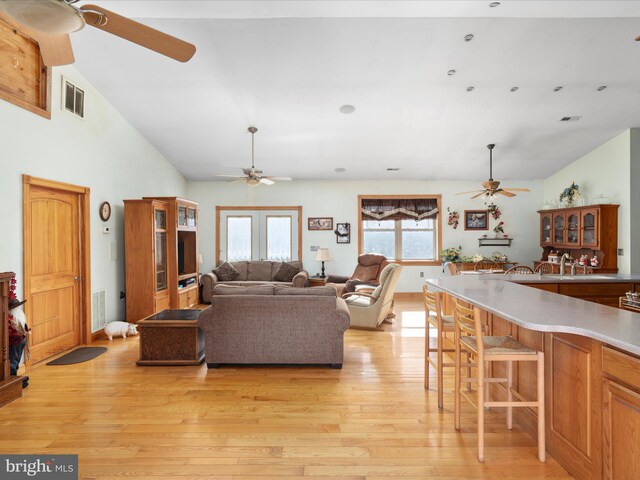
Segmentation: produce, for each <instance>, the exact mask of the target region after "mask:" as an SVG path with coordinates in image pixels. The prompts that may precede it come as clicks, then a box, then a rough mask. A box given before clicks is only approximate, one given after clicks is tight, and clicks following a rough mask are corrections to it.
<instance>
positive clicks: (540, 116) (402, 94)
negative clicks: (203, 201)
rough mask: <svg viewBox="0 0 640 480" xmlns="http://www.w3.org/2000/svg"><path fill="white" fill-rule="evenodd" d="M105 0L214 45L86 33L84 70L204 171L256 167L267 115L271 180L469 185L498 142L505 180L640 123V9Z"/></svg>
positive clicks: (79, 43)
mask: <svg viewBox="0 0 640 480" xmlns="http://www.w3.org/2000/svg"><path fill="white" fill-rule="evenodd" d="M97 3H99V4H100V5H102V6H104V7H106V8H109V9H112V10H114V11H116V12H118V13H121V14H124V15H130V16H132V17H135V18H137V19H139V20H140V21H142V22H144V23H146V24H148V25H150V26H153V27H155V28H158V29H161V30H163V31H166V32H167V33H171V34H173V35H176V36H179V37H181V38H184V39H186V40H188V41H191V42H193V43H194V44H196V45H197V47H198V52H197V53H196V56H195V57H194V59H193V60H191V61H190V62H189V63H187V64H181V63H178V62H174V61H172V60H168V59H165V58H164V57H162V56H160V55H157V54H154V53H152V52H149V51H147V50H145V49H142V48H140V47H137V46H135V45H133V44H129V43H127V42H125V41H123V40H121V39H119V38H117V37H113V36H110V35H107V34H105V33H103V32H100V31H97V30H95V29H91V28H86V29H85V30H83V31H82V32H79V33H76V34H73V37H72V38H73V44H74V49H75V52H76V58H77V62H76V66H77V68H78V69H79V70H80V72H81V73H83V74H84V75H85V76H86V77H87V78H88V79H89V80H90V81H91V82H92V83H93V84H94V85H95V86H96V87H97V88H98V90H99V91H100V92H101V93H102V94H103V95H104V96H105V97H106V98H107V99H108V100H109V101H110V102H111V103H112V104H113V105H114V106H115V107H116V108H118V109H119V110H120V112H122V114H123V115H124V116H125V117H126V118H127V119H128V120H129V121H130V122H131V123H132V124H133V125H134V126H135V127H136V128H137V129H138V130H139V131H140V132H141V133H142V134H143V135H144V136H145V137H146V138H148V139H149V141H150V142H151V143H153V144H154V145H155V146H156V147H157V148H158V149H159V150H160V151H161V152H162V153H163V154H164V155H165V156H166V157H167V158H168V159H169V160H170V161H171V162H172V163H173V164H174V165H175V166H176V167H177V168H178V170H179V171H180V172H182V174H184V175H185V176H186V177H187V178H188V179H191V180H215V179H216V177H215V174H216V173H225V174H229V173H239V172H240V168H242V167H247V166H249V165H250V153H251V143H250V137H249V134H247V133H246V129H247V127H248V126H249V125H255V126H256V127H258V129H259V132H258V133H257V134H256V166H257V167H258V168H262V169H263V170H264V171H265V173H267V174H269V175H278V176H284V175H286V176H291V177H294V178H295V179H336V178H341V179H342V178H345V179H346V178H348V179H386V178H395V179H398V178H402V179H409V178H410V179H467V180H471V179H477V180H481V179H486V177H487V176H488V156H487V150H486V144H487V143H496V144H497V146H496V149H495V151H494V154H495V158H494V177H496V178H497V179H501V180H502V179H504V180H507V179H534V178H544V177H546V176H548V175H550V174H552V173H553V172H555V171H557V170H558V169H559V168H561V167H562V166H564V165H566V164H568V163H570V162H572V161H573V160H575V159H577V158H579V157H580V156H582V155H584V154H585V153H587V152H589V151H590V150H592V149H593V148H595V147H596V146H598V145H600V144H602V143H603V142H605V141H606V140H608V139H610V138H612V137H613V136H615V135H616V134H618V133H619V132H621V131H623V130H624V129H626V128H629V127H638V126H640V43H638V42H634V41H633V39H634V37H635V36H636V35H638V34H640V2H615V1H612V2H580V1H566V2H563V1H557V2H531V1H513V0H511V1H503V2H502V5H501V6H500V7H499V8H488V6H487V5H488V2H484V1H483V2H475V1H474V2H469V1H467V2H455V1H454V2H451V1H449V2H405V1H397V2H389V1H384V2H360V1H355V2H339V1H326V2H319V1H308V2H287V1H281V2H270V1H263V2H216V1H184V0H183V1H152V0H142V1H126V0H122V1H116V0H112V1H102V2H100V1H98V0H97ZM150 17H153V18H150ZM467 33H473V34H474V35H475V38H474V40H473V41H471V42H469V43H467V42H464V41H463V37H464V35H465V34H467ZM452 68H453V69H456V70H457V74H456V75H455V76H452V77H450V76H448V75H447V70H449V69H452ZM470 85H473V86H474V87H475V90H474V91H473V92H467V91H466V89H467V87H468V86H470ZM557 85H562V86H564V89H563V90H562V91H560V92H554V91H553V88H554V87H555V86H557ZM599 85H607V86H608V88H607V89H606V90H605V91H603V92H597V91H596V87H598V86H599ZM513 86H517V87H519V90H518V91H517V92H515V93H511V92H510V88H511V87H513ZM343 104H353V105H355V107H356V112H355V113H354V114H352V115H343V114H341V113H339V111H338V109H339V107H340V106H341V105H343ZM88 114H90V112H89V113H88ZM572 115H579V116H582V119H581V120H580V121H578V122H572V123H561V122H560V121H559V120H560V118H561V117H564V116H572ZM337 167H343V168H346V169H347V171H346V172H345V173H341V174H339V173H335V172H334V169H335V168H337ZM387 167H400V169H401V170H400V171H399V172H387V171H386V168H387Z"/></svg>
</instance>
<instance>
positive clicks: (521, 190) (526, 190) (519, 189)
mask: <svg viewBox="0 0 640 480" xmlns="http://www.w3.org/2000/svg"><path fill="white" fill-rule="evenodd" d="M504 189H505V190H510V191H512V192H530V191H531V190H529V189H528V188H509V187H504Z"/></svg>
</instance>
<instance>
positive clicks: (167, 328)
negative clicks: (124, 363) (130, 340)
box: [136, 309, 204, 366]
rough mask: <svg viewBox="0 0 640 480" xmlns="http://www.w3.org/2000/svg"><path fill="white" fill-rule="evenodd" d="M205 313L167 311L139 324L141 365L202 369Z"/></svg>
mask: <svg viewBox="0 0 640 480" xmlns="http://www.w3.org/2000/svg"><path fill="white" fill-rule="evenodd" d="M201 312H202V310H195V309H193V310H190V309H185V310H163V311H161V312H159V313H156V314H155V315H151V316H150V317H147V318H145V319H143V320H140V321H139V322H138V329H139V330H140V360H138V361H137V362H136V364H137V365H141V366H146V365H200V364H201V363H202V362H203V361H204V335H203V333H202V330H200V329H199V328H198V316H200V313H201Z"/></svg>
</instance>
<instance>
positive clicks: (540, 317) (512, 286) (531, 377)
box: [427, 275, 640, 480]
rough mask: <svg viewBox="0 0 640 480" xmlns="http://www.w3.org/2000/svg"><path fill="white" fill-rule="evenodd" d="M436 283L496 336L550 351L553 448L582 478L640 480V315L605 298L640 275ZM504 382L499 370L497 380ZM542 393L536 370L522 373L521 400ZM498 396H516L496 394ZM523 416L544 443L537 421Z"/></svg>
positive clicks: (639, 281)
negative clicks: (476, 314) (471, 308)
mask: <svg viewBox="0 0 640 480" xmlns="http://www.w3.org/2000/svg"><path fill="white" fill-rule="evenodd" d="M427 284H428V285H429V286H430V288H434V289H437V290H441V291H444V292H446V293H447V294H449V295H451V296H453V297H457V298H459V299H460V300H463V301H465V302H467V303H469V304H471V305H473V306H474V307H475V308H477V309H478V310H479V311H480V313H481V314H482V317H483V321H484V323H485V326H486V327H485V328H486V331H487V334H489V335H511V336H513V337H514V338H516V339H517V340H518V341H520V342H521V343H523V344H525V345H526V346H528V347H530V348H534V349H537V350H542V351H544V352H545V391H546V394H545V397H546V399H545V405H546V437H547V438H546V440H547V448H548V451H549V452H550V453H551V454H552V455H553V456H554V458H555V459H556V460H557V461H558V462H559V463H560V464H561V465H563V466H564V467H565V468H566V469H567V470H568V471H569V472H570V473H571V474H572V475H573V476H574V477H576V478H577V479H580V480H582V479H585V480H586V479H589V480H600V479H611V480H613V479H615V480H632V479H634V480H635V479H637V478H639V475H640V474H638V472H640V455H638V451H639V449H640V314H637V313H633V312H629V311H625V310H620V309H617V308H613V307H610V306H607V305H606V304H603V303H604V302H598V299H602V298H607V297H610V296H612V295H617V294H618V293H619V292H620V291H622V292H623V293H624V290H625V289H635V288H636V287H640V275H593V276H590V275H586V276H580V277H578V276H575V277H570V276H565V277H562V276H557V277H556V276H544V275H542V276H539V275H474V276H465V275H460V276H454V277H444V278H438V279H432V280H427ZM571 292H573V293H580V295H572V296H568V295H571ZM574 296H578V297H583V298H588V299H589V300H591V301H585V300H583V299H581V298H574ZM504 373H505V372H504V366H503V365H500V364H496V365H494V366H493V370H492V372H491V374H492V376H504ZM535 387H536V371H535V368H534V367H533V366H529V365H519V366H518V367H515V368H514V388H515V389H516V391H518V392H519V393H520V394H521V395H522V396H524V397H525V398H528V399H533V398H535ZM491 394H492V396H493V397H495V398H504V396H505V395H506V392H505V391H504V389H503V388H502V387H500V386H498V385H492V392H491ZM517 411H518V413H519V415H517V416H516V417H515V418H516V420H517V421H518V422H519V423H520V424H521V425H522V426H523V428H524V429H526V430H528V431H530V432H531V433H532V434H534V435H535V425H536V412H535V411H534V410H531V409H517Z"/></svg>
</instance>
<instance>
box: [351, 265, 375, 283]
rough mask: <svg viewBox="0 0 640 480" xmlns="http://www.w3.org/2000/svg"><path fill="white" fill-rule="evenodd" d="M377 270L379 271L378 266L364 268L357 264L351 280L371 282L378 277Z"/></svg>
mask: <svg viewBox="0 0 640 480" xmlns="http://www.w3.org/2000/svg"><path fill="white" fill-rule="evenodd" d="M379 269H380V265H379V264H375V265H369V266H366V267H365V266H364V265H361V264H358V266H357V267H356V269H355V270H354V272H353V275H352V276H351V278H352V279H354V280H360V281H363V282H372V281H374V280H375V279H376V277H377V276H378V270H379Z"/></svg>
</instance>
